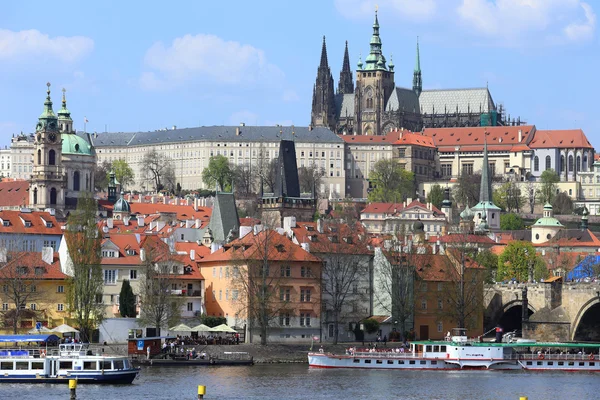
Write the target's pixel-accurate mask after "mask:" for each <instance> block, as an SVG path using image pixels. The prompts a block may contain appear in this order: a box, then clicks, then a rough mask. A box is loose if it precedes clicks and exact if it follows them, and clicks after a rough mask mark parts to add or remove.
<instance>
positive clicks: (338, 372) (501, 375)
mask: <svg viewBox="0 0 600 400" xmlns="http://www.w3.org/2000/svg"><path fill="white" fill-rule="evenodd" d="M198 385H206V396H204V398H205V399H207V400H209V399H344V400H354V399H370V400H374V399H441V400H445V399H457V400H459V399H460V400H464V399H477V400H482V399H501V400H504V399H515V400H518V399H519V397H520V396H528V397H529V400H538V399H539V400H542V399H543V400H546V399H556V400H570V399H576V400H587V399H598V398H600V394H599V393H600V374H599V373H583V372H582V373H573V372H525V371H514V372H508V371H384V370H348V369H335V370H334V369H311V368H309V367H308V365H307V364H279V365H278V364H269V365H255V366H250V367H174V368H167V367H144V368H143V369H142V374H141V375H140V377H139V378H138V379H137V380H136V381H135V382H134V384H133V385H79V387H78V388H77V398H78V399H80V400H96V399H97V400H113V399H118V400H134V399H169V400H180V399H190V400H192V399H197V393H198V392H197V390H198ZM68 398H69V389H68V385H50V384H0V399H2V400H8V399H19V400H22V399H36V400H40V399H62V400H65V399H68Z"/></svg>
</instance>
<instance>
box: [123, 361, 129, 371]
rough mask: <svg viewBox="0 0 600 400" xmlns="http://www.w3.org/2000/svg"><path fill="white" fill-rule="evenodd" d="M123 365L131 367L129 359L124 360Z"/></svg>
mask: <svg viewBox="0 0 600 400" xmlns="http://www.w3.org/2000/svg"><path fill="white" fill-rule="evenodd" d="M123 365H124V366H125V369H130V368H131V365H129V360H123Z"/></svg>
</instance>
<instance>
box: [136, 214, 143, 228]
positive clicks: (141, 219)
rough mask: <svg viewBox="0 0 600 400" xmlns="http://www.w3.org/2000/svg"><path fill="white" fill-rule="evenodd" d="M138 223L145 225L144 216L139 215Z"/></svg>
mask: <svg viewBox="0 0 600 400" xmlns="http://www.w3.org/2000/svg"><path fill="white" fill-rule="evenodd" d="M137 224H138V226H144V216H142V215H138V217H137Z"/></svg>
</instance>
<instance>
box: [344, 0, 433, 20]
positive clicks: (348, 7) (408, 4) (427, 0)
mask: <svg viewBox="0 0 600 400" xmlns="http://www.w3.org/2000/svg"><path fill="white" fill-rule="evenodd" d="M436 1H437V0H335V7H336V8H337V10H338V11H339V12H340V14H342V15H343V16H344V17H346V18H352V19H359V18H364V17H366V16H369V18H372V17H373V13H374V12H375V7H376V6H377V7H378V8H379V9H380V10H381V11H382V12H385V13H390V12H391V13H393V14H394V15H396V16H399V17H402V18H407V19H408V18H429V17H431V16H433V14H435V11H436V8H437V4H436Z"/></svg>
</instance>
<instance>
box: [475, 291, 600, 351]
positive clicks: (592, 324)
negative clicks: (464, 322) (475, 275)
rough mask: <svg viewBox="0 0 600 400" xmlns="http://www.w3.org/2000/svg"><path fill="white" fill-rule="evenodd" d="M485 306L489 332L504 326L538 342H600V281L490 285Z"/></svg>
mask: <svg viewBox="0 0 600 400" xmlns="http://www.w3.org/2000/svg"><path fill="white" fill-rule="evenodd" d="M484 307H485V313H484V328H485V330H486V331H488V330H490V329H492V328H494V327H495V326H501V327H502V328H503V329H504V332H509V331H514V330H516V331H522V336H523V337H524V338H529V339H536V340H538V341H600V282H594V283H584V282H579V283H570V282H569V283H562V282H560V281H555V282H543V283H508V284H506V283H496V284H493V285H486V287H485V291H484ZM525 310H526V311H525Z"/></svg>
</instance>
